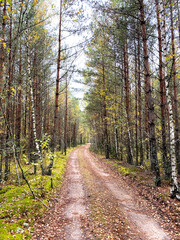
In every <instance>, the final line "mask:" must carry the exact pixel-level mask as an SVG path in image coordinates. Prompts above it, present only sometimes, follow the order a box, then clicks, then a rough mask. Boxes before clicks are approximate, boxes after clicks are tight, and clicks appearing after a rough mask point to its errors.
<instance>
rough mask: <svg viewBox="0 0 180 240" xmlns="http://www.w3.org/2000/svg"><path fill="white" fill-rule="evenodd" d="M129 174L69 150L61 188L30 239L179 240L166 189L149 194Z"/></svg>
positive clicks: (84, 151)
mask: <svg viewBox="0 0 180 240" xmlns="http://www.w3.org/2000/svg"><path fill="white" fill-rule="evenodd" d="M119 170H120V171H119ZM132 172H133V171H132V170H131V171H129V172H128V171H127V168H126V167H124V166H121V165H119V164H118V163H115V162H114V161H106V160H105V159H103V158H102V157H98V156H97V155H95V154H93V153H91V152H90V151H89V145H86V146H81V147H78V148H77V149H75V150H74V151H73V152H72V153H71V155H70V158H69V161H68V165H67V171H66V177H65V179H64V183H63V187H62V188H61V190H60V192H59V193H57V194H56V196H53V197H52V201H51V206H50V209H49V210H48V211H47V212H46V213H45V214H44V215H43V217H41V218H39V219H38V220H37V221H36V223H35V226H34V235H33V238H32V239H33V240H51V239H54V240H86V239H89V240H91V239H97V240H100V239H101V240H106V239H121V240H128V239H129V240H130V239H132V240H133V239H134V240H140V239H142V240H166V239H171V240H178V239H180V232H179V229H180V228H179V226H180V225H179V222H178V221H179V216H180V215H179V214H180V204H179V202H178V201H177V200H175V199H170V198H169V196H168V194H167V191H168V189H167V187H166V186H163V187H161V188H154V187H153V185H151V183H150V182H149V180H148V177H147V176H148V174H147V173H146V172H145V171H144V170H142V169H140V171H139V172H138V173H136V174H138V175H139V176H140V178H137V177H135V175H136V174H134V172H133V174H132ZM143 172H144V173H143ZM124 173H125V174H124ZM143 174H144V175H143ZM132 176H133V177H132Z"/></svg>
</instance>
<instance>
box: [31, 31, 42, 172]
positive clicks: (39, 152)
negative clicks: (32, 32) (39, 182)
mask: <svg viewBox="0 0 180 240" xmlns="http://www.w3.org/2000/svg"><path fill="white" fill-rule="evenodd" d="M27 29H28V27H27ZM28 41H29V34H28V30H27V31H26V45H27V78H28V81H27V82H29V85H30V97H31V114H32V122H33V124H32V127H33V136H34V142H35V147H36V150H37V152H38V156H39V160H40V166H41V171H42V175H45V169H44V163H43V159H42V153H41V150H40V146H39V142H38V139H37V131H36V116H35V107H34V106H35V104H34V96H33V83H32V78H31V62H30V56H29V42H28Z"/></svg>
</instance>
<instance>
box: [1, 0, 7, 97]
mask: <svg viewBox="0 0 180 240" xmlns="http://www.w3.org/2000/svg"><path fill="white" fill-rule="evenodd" d="M5 29H6V0H4V7H3V21H2V41H1V55H0V94H2V90H3V84H4V60H5V56H4V53H5V50H4V49H5V44H6V42H5Z"/></svg>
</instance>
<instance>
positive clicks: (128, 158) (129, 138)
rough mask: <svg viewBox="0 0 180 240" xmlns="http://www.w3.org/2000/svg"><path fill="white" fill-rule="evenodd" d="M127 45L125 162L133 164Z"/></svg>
mask: <svg viewBox="0 0 180 240" xmlns="http://www.w3.org/2000/svg"><path fill="white" fill-rule="evenodd" d="M127 51H128V50H127V43H126V44H125V47H124V81H125V101H126V118H127V138H128V147H127V156H128V157H127V162H128V163H129V164H133V162H134V161H133V149H132V139H131V132H130V126H131V123H130V93H129V65H128V52H127Z"/></svg>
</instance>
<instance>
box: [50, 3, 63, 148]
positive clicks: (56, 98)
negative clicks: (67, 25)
mask: <svg viewBox="0 0 180 240" xmlns="http://www.w3.org/2000/svg"><path fill="white" fill-rule="evenodd" d="M61 24H62V0H60V19H59V49H58V59H57V78H56V94H55V111H54V129H53V139H52V150H53V151H54V148H55V145H56V131H57V125H58V107H59V103H58V101H59V81H60V63H61Z"/></svg>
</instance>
